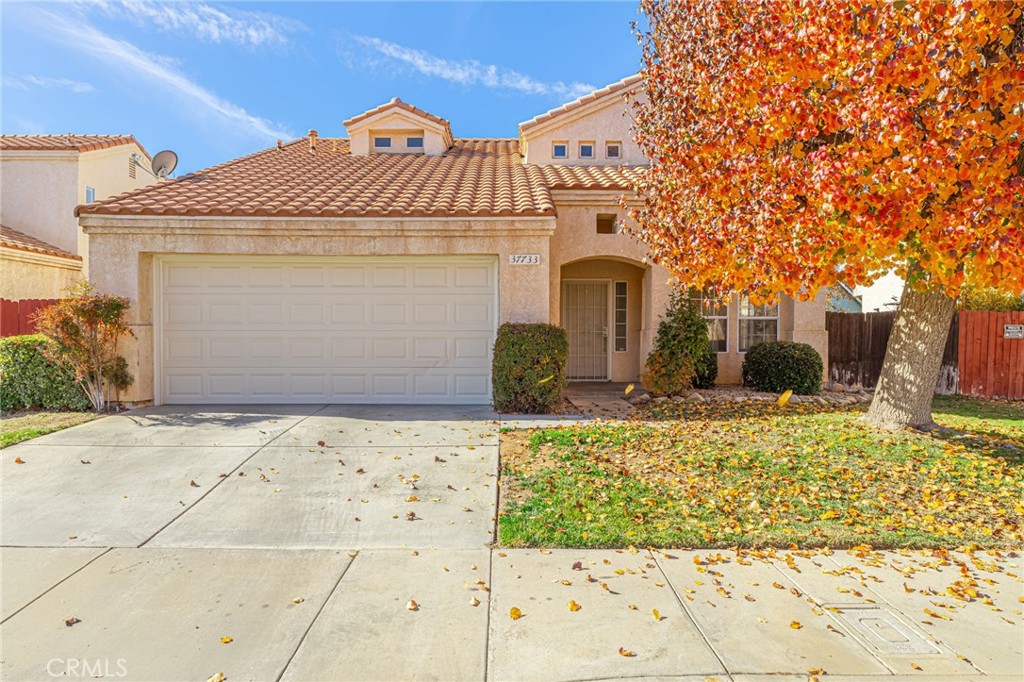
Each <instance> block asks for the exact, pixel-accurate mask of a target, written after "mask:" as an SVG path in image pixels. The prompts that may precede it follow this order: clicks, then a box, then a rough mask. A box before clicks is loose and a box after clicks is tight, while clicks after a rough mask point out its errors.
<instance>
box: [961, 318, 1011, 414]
mask: <svg viewBox="0 0 1024 682" xmlns="http://www.w3.org/2000/svg"><path fill="white" fill-rule="evenodd" d="M1008 324H1024V312H1020V311H1016V312H992V311H974V310H972V311H964V312H962V313H960V325H961V330H960V341H961V349H962V350H961V354H960V377H961V384H960V392H961V393H962V394H964V395H972V396H982V397H988V398H1010V399H1013V400H1021V399H1024V339H1007V338H1004V336H1003V328H1004V325H1008Z"/></svg>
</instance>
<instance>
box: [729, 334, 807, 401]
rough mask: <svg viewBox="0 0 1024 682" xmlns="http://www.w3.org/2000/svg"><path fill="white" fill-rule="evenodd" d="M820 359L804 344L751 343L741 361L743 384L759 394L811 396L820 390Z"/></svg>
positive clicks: (778, 342)
mask: <svg viewBox="0 0 1024 682" xmlns="http://www.w3.org/2000/svg"><path fill="white" fill-rule="evenodd" d="M823 369H824V367H823V365H822V362H821V356H820V355H818V351H816V350H814V349H813V348H812V347H811V346H809V345H807V344H806V343H794V342H792V341H767V342H765V343H757V344H754V345H753V346H752V347H751V348H750V350H749V351H747V356H746V357H745V358H744V359H743V385H744V386H750V387H751V388H754V389H756V390H758V391H767V392H769V393H782V392H783V391H788V390H792V391H793V393H796V394H798V395H813V394H816V393H818V391H820V390H821V377H822V371H823Z"/></svg>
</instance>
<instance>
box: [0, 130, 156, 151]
mask: <svg viewBox="0 0 1024 682" xmlns="http://www.w3.org/2000/svg"><path fill="white" fill-rule="evenodd" d="M123 144H138V145H139V148H140V149H142V145H140V144H139V143H138V142H137V141H136V140H135V138H134V137H133V136H131V135H71V134H68V135H0V149H11V150H37V151H71V150H74V151H79V152H91V151H95V150H97V149H107V148H108V147H119V146H121V145H123ZM142 151H143V152H145V151H146V150H145V149H142ZM146 155H147V156H148V155H149V154H148V153H147V154H146Z"/></svg>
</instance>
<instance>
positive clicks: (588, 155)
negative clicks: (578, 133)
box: [580, 142, 594, 159]
mask: <svg viewBox="0 0 1024 682" xmlns="http://www.w3.org/2000/svg"><path fill="white" fill-rule="evenodd" d="M580 158H581V159H592V158H594V143H593V142H580Z"/></svg>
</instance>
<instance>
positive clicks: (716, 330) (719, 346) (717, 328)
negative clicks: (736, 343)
mask: <svg viewBox="0 0 1024 682" xmlns="http://www.w3.org/2000/svg"><path fill="white" fill-rule="evenodd" d="M691 299H692V300H693V301H695V302H696V303H697V305H699V306H700V313H701V315H703V316H704V321H705V322H707V323H708V340H709V341H711V350H713V351H715V352H716V353H725V352H726V351H728V350H729V301H728V299H725V298H718V297H716V296H715V295H714V293H713V292H704V293H697V294H696V295H693V296H691Z"/></svg>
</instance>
